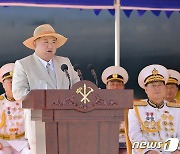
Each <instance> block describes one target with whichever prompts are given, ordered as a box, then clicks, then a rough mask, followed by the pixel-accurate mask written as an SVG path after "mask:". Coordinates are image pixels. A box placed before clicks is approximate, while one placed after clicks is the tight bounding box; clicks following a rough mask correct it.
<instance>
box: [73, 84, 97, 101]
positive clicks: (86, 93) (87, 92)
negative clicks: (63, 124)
mask: <svg viewBox="0 0 180 154" xmlns="http://www.w3.org/2000/svg"><path fill="white" fill-rule="evenodd" d="M93 91H94V90H93V89H92V88H91V87H87V86H86V84H84V85H83V87H79V88H78V89H77V90H76V93H77V94H80V95H81V96H82V97H83V98H82V99H81V102H84V104H86V103H87V102H90V100H89V99H88V96H89V95H90V94H91V93H92V92H93Z"/></svg>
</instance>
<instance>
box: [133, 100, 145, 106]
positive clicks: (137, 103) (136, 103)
mask: <svg viewBox="0 0 180 154" xmlns="http://www.w3.org/2000/svg"><path fill="white" fill-rule="evenodd" d="M133 105H135V106H147V102H146V101H140V102H134V103H133Z"/></svg>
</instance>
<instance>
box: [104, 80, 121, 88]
mask: <svg viewBox="0 0 180 154" xmlns="http://www.w3.org/2000/svg"><path fill="white" fill-rule="evenodd" d="M106 89H124V83H123V82H122V81H118V80H112V81H108V83H107V84H106Z"/></svg>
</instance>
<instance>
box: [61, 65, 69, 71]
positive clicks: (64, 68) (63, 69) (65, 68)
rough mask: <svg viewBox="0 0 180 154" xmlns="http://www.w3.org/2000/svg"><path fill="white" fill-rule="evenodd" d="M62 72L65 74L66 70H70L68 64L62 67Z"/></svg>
mask: <svg viewBox="0 0 180 154" xmlns="http://www.w3.org/2000/svg"><path fill="white" fill-rule="evenodd" d="M61 70H62V71H63V72H64V71H65V70H68V66H67V65H66V64H62V65H61Z"/></svg>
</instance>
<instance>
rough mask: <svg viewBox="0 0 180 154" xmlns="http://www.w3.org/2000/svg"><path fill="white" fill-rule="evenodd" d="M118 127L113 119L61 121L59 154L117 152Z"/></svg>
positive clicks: (111, 153)
mask: <svg viewBox="0 0 180 154" xmlns="http://www.w3.org/2000/svg"><path fill="white" fill-rule="evenodd" d="M112 126H113V127H112ZM114 126H116V128H115V127H114ZM118 129H119V125H118V122H112V121H111V122H95V121H84V122H81V123H79V122H64V123H59V124H58V143H59V154H117V153H118V150H119V149H118V148H117V147H118V135H117V130H118Z"/></svg>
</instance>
